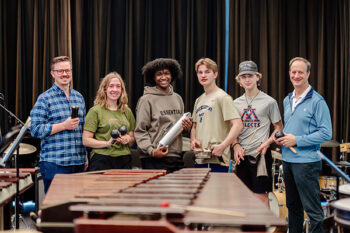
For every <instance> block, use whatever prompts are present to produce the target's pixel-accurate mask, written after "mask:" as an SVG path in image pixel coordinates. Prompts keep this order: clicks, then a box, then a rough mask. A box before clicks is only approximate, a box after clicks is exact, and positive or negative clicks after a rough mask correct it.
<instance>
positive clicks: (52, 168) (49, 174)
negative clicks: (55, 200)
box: [39, 161, 85, 193]
mask: <svg viewBox="0 0 350 233" xmlns="http://www.w3.org/2000/svg"><path fill="white" fill-rule="evenodd" d="M39 167H40V173H41V176H42V177H43V181H44V191H45V193H46V192H47V190H48V189H49V187H50V185H51V182H52V180H53V178H54V176H55V175H56V174H71V173H78V172H83V171H84V167H85V165H84V164H82V165H73V166H60V165H57V164H55V163H50V162H45V161H41V162H39Z"/></svg>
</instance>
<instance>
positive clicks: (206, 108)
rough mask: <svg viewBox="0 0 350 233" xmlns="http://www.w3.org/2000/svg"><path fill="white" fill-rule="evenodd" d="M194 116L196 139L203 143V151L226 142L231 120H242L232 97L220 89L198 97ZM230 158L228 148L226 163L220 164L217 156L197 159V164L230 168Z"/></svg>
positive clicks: (224, 155) (228, 148) (226, 150)
mask: <svg viewBox="0 0 350 233" xmlns="http://www.w3.org/2000/svg"><path fill="white" fill-rule="evenodd" d="M192 116H193V122H196V123H197V126H196V138H197V139H198V140H199V141H200V142H201V145H202V148H203V149H210V147H211V145H213V144H219V143H221V142H222V141H224V140H225V138H226V136H227V135H228V133H229V131H230V130H231V127H232V125H231V123H230V120H232V119H236V118H240V115H239V113H238V111H237V109H236V108H235V106H234V104H233V99H232V97H231V96H230V95H228V94H227V93H226V92H225V91H223V90H222V89H220V88H218V89H217V90H216V91H215V92H213V93H211V94H209V95H206V94H205V93H203V94H202V95H201V96H200V97H198V98H197V100H196V102H195V106H194V110H193V114H192ZM199 156H201V155H199ZM230 157H231V152H230V147H229V146H228V147H227V148H226V149H225V151H224V154H223V160H224V163H220V161H219V159H218V158H217V157H216V156H212V157H211V158H210V159H196V162H197V163H198V164H203V163H216V164H221V165H224V166H229V163H230Z"/></svg>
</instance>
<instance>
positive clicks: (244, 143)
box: [233, 61, 283, 205]
mask: <svg viewBox="0 0 350 233" xmlns="http://www.w3.org/2000/svg"><path fill="white" fill-rule="evenodd" d="M261 78H262V75H261V74H260V73H259V72H258V67H257V65H256V64H255V63H254V62H253V61H244V62H242V63H241V64H240V65H239V74H238V75H237V77H236V81H237V82H238V83H239V84H240V86H241V87H243V88H244V91H245V93H244V94H243V95H242V96H240V97H238V98H237V99H235V100H234V104H235V106H236V108H237V109H238V111H239V113H240V115H241V120H242V122H243V130H242V131H241V133H240V135H239V139H238V141H235V142H234V144H233V148H234V158H235V161H236V163H237V176H238V177H239V178H240V179H241V180H242V181H243V182H244V183H245V184H246V185H247V186H248V187H249V188H250V189H251V190H252V191H253V192H254V193H255V194H256V195H257V196H258V197H259V198H260V199H261V200H262V201H263V202H264V203H265V204H266V205H269V199H268V192H271V191H272V174H271V167H272V158H271V151H270V150H269V149H268V148H269V146H270V144H271V143H272V142H274V140H273V138H274V135H275V133H276V132H277V131H282V129H283V125H282V121H281V114H280V111H279V109H278V105H277V102H276V100H275V99H273V98H272V97H270V96H269V95H267V94H265V93H264V92H262V91H261V90H259V88H258V85H259V83H260V81H261ZM271 123H272V124H273V126H274V131H273V133H272V134H271V136H270V126H271Z"/></svg>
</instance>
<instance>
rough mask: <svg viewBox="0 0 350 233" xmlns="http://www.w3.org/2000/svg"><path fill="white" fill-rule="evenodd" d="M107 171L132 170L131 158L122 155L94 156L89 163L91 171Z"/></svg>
mask: <svg viewBox="0 0 350 233" xmlns="http://www.w3.org/2000/svg"><path fill="white" fill-rule="evenodd" d="M107 169H131V156H130V155H122V156H118V157H112V156H108V155H101V154H94V155H93V156H92V158H91V159H90V162H89V171H100V170H107Z"/></svg>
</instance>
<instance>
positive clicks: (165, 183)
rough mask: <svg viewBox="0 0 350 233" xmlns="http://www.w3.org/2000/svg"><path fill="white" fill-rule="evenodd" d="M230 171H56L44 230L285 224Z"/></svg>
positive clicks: (167, 229) (241, 227) (152, 229)
mask: <svg viewBox="0 0 350 233" xmlns="http://www.w3.org/2000/svg"><path fill="white" fill-rule="evenodd" d="M285 225H286V222H285V220H283V219H281V218H279V217H277V216H275V215H274V214H273V213H272V212H271V211H270V210H269V209H268V208H267V207H266V206H265V205H264V204H263V203H262V202H261V201H260V200H259V199H258V198H257V197H255V195H254V194H253V193H252V192H251V191H250V190H249V189H248V188H247V187H246V186H245V185H244V184H243V183H242V182H241V181H240V180H239V179H238V178H237V177H236V175H235V174H233V173H210V170H209V169H182V170H180V171H177V172H175V173H171V174H165V171H159V170H106V171H101V172H94V173H81V174H71V175H56V176H55V178H54V180H53V182H52V184H51V187H50V189H49V190H48V193H47V195H46V197H45V200H44V201H43V204H42V217H41V223H40V226H39V227H40V228H39V229H40V230H41V231H43V232H63V231H65V232H78V233H82V232H94V233H96V232H102V231H106V232H180V231H190V230H191V229H206V230H215V231H217V230H219V229H223V228H224V229H230V230H238V231H241V230H254V231H265V230H266V229H267V228H268V227H270V226H285Z"/></svg>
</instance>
